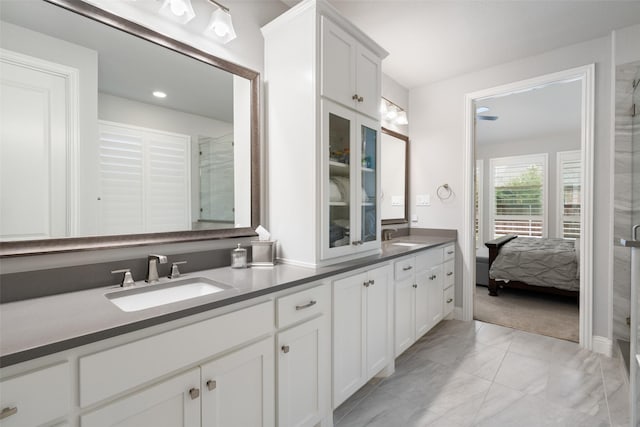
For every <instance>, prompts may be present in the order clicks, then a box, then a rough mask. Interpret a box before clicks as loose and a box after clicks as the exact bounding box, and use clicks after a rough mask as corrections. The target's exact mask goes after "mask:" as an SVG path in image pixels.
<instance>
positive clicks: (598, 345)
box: [591, 336, 613, 357]
mask: <svg viewBox="0 0 640 427" xmlns="http://www.w3.org/2000/svg"><path fill="white" fill-rule="evenodd" d="M592 342H593V346H592V348H591V350H593V352H595V353H600V354H604V355H605V356H607V357H611V355H612V354H613V342H612V341H611V340H610V339H609V338H606V337H599V336H594V337H593V338H592Z"/></svg>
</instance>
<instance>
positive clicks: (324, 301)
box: [276, 284, 331, 328]
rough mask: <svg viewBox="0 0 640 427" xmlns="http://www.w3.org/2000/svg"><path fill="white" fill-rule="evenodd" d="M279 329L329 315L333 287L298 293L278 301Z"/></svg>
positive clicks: (277, 319) (327, 286) (325, 286)
mask: <svg viewBox="0 0 640 427" xmlns="http://www.w3.org/2000/svg"><path fill="white" fill-rule="evenodd" d="M276 304H277V308H276V310H277V311H276V312H277V318H276V323H277V326H278V328H284V327H286V326H289V325H292V324H294V323H296V322H299V321H301V320H304V319H308V318H311V317H313V316H316V315H318V314H321V313H323V312H324V313H329V308H330V304H331V287H330V286H329V284H326V285H320V286H316V287H314V288H311V289H307V290H304V291H300V292H296V293H295V294H291V295H287V296H284V297H282V298H278V300H277V303H276Z"/></svg>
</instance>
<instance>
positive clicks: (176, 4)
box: [160, 0, 196, 24]
mask: <svg viewBox="0 0 640 427" xmlns="http://www.w3.org/2000/svg"><path fill="white" fill-rule="evenodd" d="M160 13H162V14H163V15H166V16H169V17H171V18H174V19H175V18H177V19H178V21H179V22H180V23H182V24H186V23H187V22H189V21H191V20H192V19H193V18H194V17H195V16H196V13H195V12H194V11H193V6H191V0H164V2H163V3H162V7H161V8H160Z"/></svg>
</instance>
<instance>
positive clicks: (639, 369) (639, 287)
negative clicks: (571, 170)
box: [630, 66, 640, 426]
mask: <svg viewBox="0 0 640 427" xmlns="http://www.w3.org/2000/svg"><path fill="white" fill-rule="evenodd" d="M632 103H633V104H632V107H631V115H632V121H631V122H632V126H631V157H632V166H631V224H634V228H633V231H631V236H630V239H631V240H632V241H633V240H638V239H640V230H637V231H636V225H640V66H639V67H638V68H637V72H636V76H635V78H634V80H633V97H632ZM631 251H632V252H631V296H632V304H634V305H635V307H632V310H631V318H632V325H633V328H634V329H635V331H632V332H631V339H632V341H633V342H632V343H631V349H632V351H631V361H630V364H631V375H632V379H631V402H630V403H631V410H632V414H631V417H632V424H633V425H636V426H637V425H639V424H640V413H639V411H640V366H639V365H640V247H632V249H631ZM634 353H635V354H634Z"/></svg>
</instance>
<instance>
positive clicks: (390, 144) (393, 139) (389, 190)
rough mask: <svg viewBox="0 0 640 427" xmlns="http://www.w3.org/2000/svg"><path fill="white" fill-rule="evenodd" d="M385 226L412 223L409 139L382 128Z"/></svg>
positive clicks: (383, 213) (382, 181) (382, 182)
mask: <svg viewBox="0 0 640 427" xmlns="http://www.w3.org/2000/svg"><path fill="white" fill-rule="evenodd" d="M381 159H382V164H381V189H382V198H381V201H380V203H381V207H380V208H381V212H382V213H381V218H382V225H388V224H405V223H408V222H409V205H408V204H407V200H408V199H409V137H408V136H406V135H402V134H401V133H398V132H395V131H392V130H390V129H387V128H384V127H383V128H382V140H381Z"/></svg>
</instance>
